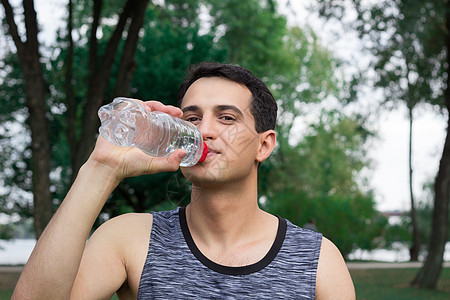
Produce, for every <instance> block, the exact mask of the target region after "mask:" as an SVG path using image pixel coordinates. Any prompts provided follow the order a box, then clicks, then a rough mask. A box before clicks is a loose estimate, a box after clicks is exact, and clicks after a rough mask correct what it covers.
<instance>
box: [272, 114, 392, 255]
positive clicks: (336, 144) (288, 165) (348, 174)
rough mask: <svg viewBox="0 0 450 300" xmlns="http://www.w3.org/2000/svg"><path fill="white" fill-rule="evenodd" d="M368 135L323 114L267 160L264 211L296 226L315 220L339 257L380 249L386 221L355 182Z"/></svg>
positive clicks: (337, 116)
mask: <svg viewBox="0 0 450 300" xmlns="http://www.w3.org/2000/svg"><path fill="white" fill-rule="evenodd" d="M370 134H371V133H370V132H368V131H367V130H365V129H364V127H363V126H362V124H360V123H358V121H357V120H355V119H353V118H351V117H346V116H344V115H342V114H340V113H338V112H336V111H331V112H323V113H322V115H321V116H320V117H319V121H318V122H317V123H316V124H311V125H310V127H309V130H308V134H307V135H306V136H304V138H303V140H302V141H300V142H299V143H298V144H297V145H295V146H290V145H289V143H285V144H281V145H280V146H279V149H278V151H277V153H275V155H274V157H273V159H271V161H270V162H271V169H270V171H269V172H267V174H266V176H268V177H269V178H270V179H269V180H268V182H269V183H270V187H267V188H266V189H265V193H266V194H265V195H267V198H268V202H269V204H268V207H269V210H270V211H272V212H274V213H276V214H279V215H282V216H284V217H286V218H287V219H289V220H291V221H292V222H294V223H295V224H297V225H299V226H302V225H303V224H305V223H306V222H307V220H308V219H309V218H314V219H315V220H316V225H317V227H318V229H319V231H320V232H322V233H323V234H324V235H325V236H326V237H328V238H330V239H331V240H332V241H333V242H334V243H336V245H337V246H338V247H339V249H340V250H341V252H342V253H343V254H344V255H347V254H349V253H350V252H351V250H353V249H354V248H355V247H359V248H362V249H373V248H376V247H377V246H379V243H380V240H379V238H380V237H382V236H383V235H384V230H385V227H386V225H387V220H386V218H384V217H383V216H381V215H380V214H379V213H378V212H377V211H376V210H375V208H374V200H373V195H372V194H371V192H370V190H369V189H368V187H367V186H364V184H363V183H361V181H362V180H361V178H360V176H361V175H360V172H361V170H362V169H363V167H364V166H366V164H367V162H366V161H365V159H364V157H365V149H364V143H365V141H366V140H367V138H368V136H370ZM355 228H357V229H358V230H355Z"/></svg>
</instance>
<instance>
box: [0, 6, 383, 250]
mask: <svg viewBox="0 0 450 300" xmlns="http://www.w3.org/2000/svg"><path fill="white" fill-rule="evenodd" d="M124 3H125V1H124V0H115V1H108V2H104V3H103V7H102V12H101V15H102V18H101V22H100V25H99V28H98V31H97V33H98V35H99V36H101V38H100V39H99V40H98V55H99V56H100V55H101V54H102V53H103V52H104V51H105V49H106V45H107V41H108V38H109V37H110V36H111V35H112V32H113V30H114V25H113V24H115V22H116V21H117V19H118V16H119V13H120V8H121V7H123V5H124ZM158 3H159V4H156V3H150V4H149V6H148V8H147V11H146V18H145V21H144V25H143V29H142V31H141V35H140V41H139V44H138V46H137V49H136V54H135V63H136V64H135V70H134V74H133V79H132V82H131V86H130V90H129V93H128V94H127V95H120V96H130V97H135V98H139V99H143V100H150V99H156V100H160V101H162V102H164V103H166V104H172V105H173V104H175V101H176V93H177V89H178V86H179V84H180V83H181V82H182V80H183V78H184V74H185V70H186V68H187V67H188V66H189V65H191V64H193V63H197V62H200V61H220V62H231V63H235V64H239V65H242V66H243V67H246V68H249V69H250V70H252V71H253V72H254V73H255V74H256V75H257V76H259V77H262V79H263V80H264V81H265V82H266V83H267V84H268V86H269V87H270V89H271V90H272V91H273V93H274V95H275V97H276V99H277V101H278V104H279V107H280V113H279V115H280V117H279V124H278V129H277V131H278V137H279V140H278V141H279V145H278V147H277V150H276V151H275V153H274V155H273V157H272V158H271V159H270V160H268V161H267V162H264V164H263V165H262V166H261V169H260V191H261V194H262V195H263V196H265V197H266V198H267V199H268V201H267V208H268V209H269V210H270V211H272V212H275V213H277V214H279V215H281V216H283V217H285V218H288V219H290V220H291V221H293V222H294V223H296V224H298V225H303V224H304V223H305V222H306V221H307V219H308V218H310V217H315V219H316V220H317V223H318V227H319V229H320V230H321V232H323V233H324V234H325V235H326V236H327V237H329V238H331V239H332V240H333V241H335V242H336V244H338V246H339V247H340V248H341V250H342V251H343V253H344V254H347V253H349V252H350V251H351V250H352V248H353V247H355V246H358V247H360V248H364V249H370V248H373V247H375V246H376V242H377V241H376V239H375V237H377V236H380V235H381V234H382V231H383V228H384V227H383V226H384V222H385V220H384V219H383V218H381V217H380V216H379V215H378V214H377V213H376V212H375V210H374V203H373V197H372V195H371V192H370V189H369V188H368V187H367V186H366V185H365V183H364V181H363V179H362V178H361V177H360V176H359V173H360V172H361V170H362V169H363V168H364V167H365V166H366V165H367V163H368V162H367V161H366V160H365V159H364V156H365V148H364V145H365V143H366V141H367V139H368V138H369V137H371V133H370V132H368V131H367V130H366V129H365V128H364V126H363V124H364V119H363V118H361V117H359V116H346V115H344V114H343V113H340V112H338V111H335V110H330V109H328V110H324V111H323V112H322V113H321V114H320V116H319V117H318V118H317V122H313V124H308V126H309V127H308V130H307V133H306V135H305V137H304V138H302V139H297V140H295V141H294V139H292V137H293V136H294V135H295V134H296V133H295V131H294V123H295V122H296V121H298V120H299V119H300V118H302V117H304V116H305V112H304V108H305V105H316V104H318V103H321V102H324V101H329V100H330V98H332V99H339V100H342V99H343V98H344V97H343V96H342V93H343V90H344V87H345V85H346V84H347V83H345V82H342V81H341V80H339V79H338V78H339V76H338V75H339V69H338V66H339V62H338V61H337V60H335V59H334V58H333V56H332V53H331V52H330V51H329V50H328V49H325V48H324V47H322V46H321V45H320V42H319V41H318V38H317V36H316V35H315V34H314V32H313V31H312V30H311V29H310V28H308V27H306V28H297V27H294V28H288V27H287V26H286V18H285V17H284V16H282V15H280V14H278V13H277V12H276V6H275V2H273V1H268V0H267V1H257V0H250V1H238V0H226V1H217V0H204V1H200V0H190V1H179V0H167V1H164V2H158ZM92 10H93V7H92V1H82V0H77V1H74V30H73V36H74V43H75V48H74V64H73V79H72V87H73V90H74V100H75V103H76V120H75V124H74V125H73V126H74V127H75V131H76V134H77V136H80V133H81V125H82V124H81V120H82V119H83V113H84V104H85V102H86V99H87V92H88V91H87V87H88V82H89V80H90V78H89V72H88V69H89V67H88V57H89V47H90V44H89V40H88V37H89V33H90V32H89V31H90V30H91V29H90V23H91V22H92ZM200 11H201V12H202V14H200ZM208 12H209V14H210V16H209V18H208V17H206V19H207V21H204V20H200V16H201V15H203V16H205V13H208ZM66 35H67V32H66V29H65V28H61V30H60V31H59V33H58V37H57V40H56V41H55V43H54V44H53V45H51V47H48V48H46V49H45V51H43V53H44V54H45V55H44V59H43V61H44V72H45V78H46V81H47V84H48V99H47V100H48V101H47V104H48V111H49V113H48V118H49V120H50V130H51V133H52V134H51V143H52V173H51V180H52V196H53V198H54V202H55V205H58V204H59V203H60V202H61V201H62V199H63V197H64V195H65V194H66V192H67V190H68V188H69V184H70V175H71V169H70V166H71V162H70V156H71V151H73V149H70V147H69V144H70V143H69V138H68V137H67V130H68V129H69V128H68V126H70V125H69V124H68V122H67V117H66V114H67V97H66V96H67V95H66V90H65V86H64V82H65V77H64V74H65V72H66V70H67V65H66V62H67V47H68V46H67V38H66ZM121 43H122V44H123V43H124V41H123V40H122V41H121ZM119 49H121V48H120V47H119ZM121 51H122V50H119V53H118V54H117V55H116V61H115V65H114V67H113V69H112V73H111V76H110V80H109V84H108V87H107V90H106V92H105V94H104V97H103V101H104V102H105V103H107V102H111V100H112V98H113V97H115V96H116V95H115V94H114V90H115V85H116V82H115V80H116V78H117V75H118V74H117V73H118V72H119V60H120V56H121ZM5 58H8V60H5V66H6V67H5V72H3V73H1V76H2V79H4V81H2V82H0V84H1V88H0V96H1V98H0V99H4V101H3V100H2V101H1V103H0V105H1V107H0V108H3V111H5V112H8V113H9V114H8V115H4V114H0V121H1V122H3V123H2V127H1V128H7V126H6V125H5V124H7V123H5V122H7V121H8V120H9V121H11V120H12V121H14V119H11V116H14V114H16V115H22V114H24V109H23V105H24V103H25V101H24V90H23V87H22V81H21V74H20V72H19V71H18V70H19V68H18V67H17V64H18V63H17V61H15V59H16V57H15V55H13V54H11V55H9V56H6V57H5ZM9 66H11V67H9ZM7 118H9V119H7ZM16 119H17V118H16ZM0 134H2V140H1V142H0V147H1V150H4V151H5V152H6V153H8V154H9V155H10V158H9V159H3V156H2V162H3V161H4V162H5V164H4V165H1V166H0V171H1V172H2V174H9V176H8V177H7V179H5V181H4V184H5V185H7V186H8V189H9V190H8V193H7V194H5V195H3V196H2V197H0V201H3V202H2V203H1V204H5V205H6V206H5V207H7V206H8V205H9V206H11V202H12V201H11V198H8V197H9V196H10V195H14V196H15V197H16V198H20V197H22V198H23V199H17V200H13V201H14V203H16V204H14V205H13V206H11V208H13V207H15V209H16V210H15V211H18V209H19V208H20V209H21V213H22V215H23V216H27V217H29V216H30V197H28V198H27V197H25V196H23V195H22V196H20V195H21V194H20V193H18V192H17V191H18V190H20V189H23V190H25V191H29V190H30V188H31V182H30V176H29V171H28V165H27V164H28V162H27V161H28V159H29V151H26V149H27V147H28V145H29V143H30V141H29V140H26V142H24V146H23V149H20V148H17V147H14V145H12V144H11V145H8V143H7V142H6V141H10V140H11V141H12V139H10V140H8V139H6V136H7V131H6V129H5V131H0ZM12 137H13V134H10V135H9V138H12ZM24 149H25V150H24ZM4 157H8V155H5V156H4ZM6 162H7V163H6ZM8 172H9V173H8ZM189 191H190V185H189V183H188V182H187V181H186V179H184V178H183V177H182V175H181V173H180V172H174V173H162V174H157V175H148V176H141V177H138V178H128V179H126V180H124V181H123V182H122V183H121V184H120V185H119V187H118V188H117V189H116V190H115V191H114V193H113V194H112V195H111V197H110V199H109V200H108V202H107V204H106V205H105V207H104V209H103V211H102V214H101V215H100V218H99V219H98V222H97V225H98V224H99V223H101V222H103V221H104V220H106V219H108V218H110V217H113V216H116V215H119V214H123V213H127V212H145V211H150V210H162V209H171V208H173V207H175V206H178V205H184V204H186V203H188V201H189ZM2 199H3V200H2ZM17 203H20V205H18V204H17ZM9 212H11V211H9ZM27 212H28V215H26V213H27ZM354 228H358V230H354Z"/></svg>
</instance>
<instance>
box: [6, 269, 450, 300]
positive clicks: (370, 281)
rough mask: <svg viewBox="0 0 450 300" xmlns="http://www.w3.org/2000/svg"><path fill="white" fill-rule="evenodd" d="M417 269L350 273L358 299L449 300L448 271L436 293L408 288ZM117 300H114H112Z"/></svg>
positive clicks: (8, 297) (356, 271) (449, 272)
mask: <svg viewBox="0 0 450 300" xmlns="http://www.w3.org/2000/svg"><path fill="white" fill-rule="evenodd" d="M417 271H418V269H374V270H350V273H351V275H352V278H353V282H354V284H355V288H356V298H357V299H358V300H372V299H373V300H448V299H450V268H445V269H443V271H442V274H441V277H440V279H439V283H438V289H437V290H421V289H416V288H411V287H410V286H409V283H410V282H411V281H412V280H413V278H414V276H415V275H416V273H417ZM11 294H12V291H2V290H0V300H3V299H4V300H7V299H10V297H11ZM113 299H117V297H113Z"/></svg>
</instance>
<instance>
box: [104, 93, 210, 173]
mask: <svg viewBox="0 0 450 300" xmlns="http://www.w3.org/2000/svg"><path fill="white" fill-rule="evenodd" d="M98 116H99V118H100V121H101V122H102V125H101V126H100V129H99V132H100V134H101V135H102V136H103V137H104V138H105V139H106V140H108V141H109V142H111V143H113V144H114V145H117V146H125V147H136V148H139V149H141V150H142V151H144V152H145V153H147V154H149V155H151V156H155V157H166V156H168V155H169V154H171V153H172V152H174V151H175V150H177V149H180V148H181V149H184V150H186V152H187V155H186V156H185V157H184V158H183V160H182V161H181V164H180V166H182V167H191V166H193V165H195V164H196V163H197V162H201V161H203V160H205V158H206V154H207V147H206V143H205V142H203V138H202V134H201V133H200V131H199V130H198V129H197V127H195V125H193V124H192V123H190V122H186V121H184V120H181V119H179V118H175V117H172V116H170V115H168V114H166V113H163V112H158V111H152V112H150V111H148V110H145V108H144V107H143V106H142V105H141V104H140V103H139V102H138V101H136V100H133V99H130V98H115V99H114V100H113V102H112V103H110V104H107V105H104V106H102V107H100V109H99V110H98Z"/></svg>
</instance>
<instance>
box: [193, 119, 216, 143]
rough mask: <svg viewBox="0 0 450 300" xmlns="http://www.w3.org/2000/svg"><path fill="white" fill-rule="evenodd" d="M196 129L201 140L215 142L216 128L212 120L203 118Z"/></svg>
mask: <svg viewBox="0 0 450 300" xmlns="http://www.w3.org/2000/svg"><path fill="white" fill-rule="evenodd" d="M197 127H198V129H199V130H200V132H201V134H202V137H203V140H215V139H216V138H217V126H216V124H215V122H214V118H212V117H207V116H204V117H203V118H202V121H201V122H200V124H199V125H198V126H197Z"/></svg>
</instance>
